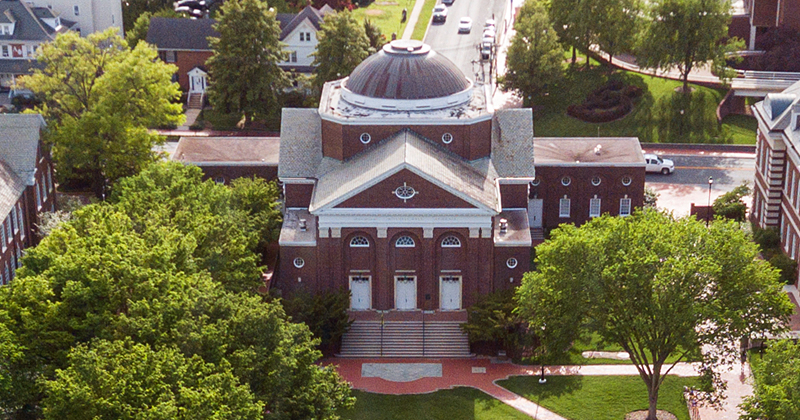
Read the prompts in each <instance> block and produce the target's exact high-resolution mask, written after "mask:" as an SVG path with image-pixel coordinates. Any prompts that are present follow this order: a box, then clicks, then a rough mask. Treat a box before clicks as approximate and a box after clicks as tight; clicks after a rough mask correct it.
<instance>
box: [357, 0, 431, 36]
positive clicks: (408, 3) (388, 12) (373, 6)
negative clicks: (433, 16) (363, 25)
mask: <svg viewBox="0 0 800 420" xmlns="http://www.w3.org/2000/svg"><path fill="white" fill-rule="evenodd" d="M431 7H433V6H431ZM413 8H414V0H390V1H380V0H379V1H374V2H372V3H370V4H369V5H368V6H367V7H359V8H356V9H353V16H354V17H355V18H356V19H358V20H359V21H363V20H364V18H367V19H369V20H370V21H371V22H372V23H374V24H376V25H378V27H379V28H380V29H381V33H382V34H384V35H386V40H387V41H388V40H391V39H392V33H393V32H394V33H396V34H397V38H402V37H403V31H404V30H405V29H406V22H408V20H406V22H403V23H400V18H401V15H402V12H403V9H408V16H409V17H410V16H411V10H412V9H413Z"/></svg>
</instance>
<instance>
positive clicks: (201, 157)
mask: <svg viewBox="0 0 800 420" xmlns="http://www.w3.org/2000/svg"><path fill="white" fill-rule="evenodd" d="M279 147H280V138H278V137H181V139H180V141H178V147H177V148H176V149H175V153H173V155H172V160H176V161H180V162H184V163H194V164H206V165H208V164H230V165H237V164H239V165H242V164H247V165H269V166H277V165H278V149H279Z"/></svg>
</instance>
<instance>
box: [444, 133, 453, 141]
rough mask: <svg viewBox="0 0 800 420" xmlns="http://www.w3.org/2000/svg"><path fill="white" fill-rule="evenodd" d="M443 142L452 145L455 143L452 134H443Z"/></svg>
mask: <svg viewBox="0 0 800 420" xmlns="http://www.w3.org/2000/svg"><path fill="white" fill-rule="evenodd" d="M442 142H443V143H444V144H450V143H452V142H453V135H452V134H450V133H444V134H442Z"/></svg>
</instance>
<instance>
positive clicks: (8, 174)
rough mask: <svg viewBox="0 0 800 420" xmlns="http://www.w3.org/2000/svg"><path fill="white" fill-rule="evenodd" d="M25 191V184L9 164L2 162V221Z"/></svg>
mask: <svg viewBox="0 0 800 420" xmlns="http://www.w3.org/2000/svg"><path fill="white" fill-rule="evenodd" d="M24 191H25V182H23V181H22V179H20V178H19V177H18V176H17V174H16V173H14V170H13V169H11V166H9V165H8V164H7V163H5V162H3V161H2V160H0V220H3V219H5V217H6V216H7V215H8V213H10V212H11V208H12V207H14V205H15V204H17V201H19V197H20V196H21V195H22V193H23V192H24Z"/></svg>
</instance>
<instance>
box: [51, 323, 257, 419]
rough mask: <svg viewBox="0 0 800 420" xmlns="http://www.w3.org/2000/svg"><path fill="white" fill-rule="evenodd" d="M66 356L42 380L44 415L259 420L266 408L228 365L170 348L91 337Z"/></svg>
mask: <svg viewBox="0 0 800 420" xmlns="http://www.w3.org/2000/svg"><path fill="white" fill-rule="evenodd" d="M68 360H69V362H68V367H67V368H66V369H63V370H59V371H57V372H56V376H55V379H53V380H50V381H48V382H47V383H46V384H45V389H46V391H45V392H46V394H47V397H46V398H45V399H44V401H43V405H44V417H45V418H46V419H66V420H82V419H85V420H93V419H98V420H99V419H108V420H111V419H119V420H133V419H140V418H147V419H153V420H157V419H158V420H161V419H163V420H172V419H187V420H188V419H192V420H194V419H208V420H211V419H214V420H216V419H220V420H223V419H231V420H234V419H251V420H258V419H260V418H261V417H262V415H261V413H262V412H263V410H264V406H263V403H260V402H258V401H255V398H254V396H253V394H252V393H251V392H250V390H249V389H248V387H247V385H243V384H240V383H239V381H238V379H237V378H236V376H234V375H233V373H232V372H231V368H230V366H229V365H227V364H222V365H221V366H216V365H214V364H211V363H205V362H203V360H202V359H201V358H199V357H186V356H184V355H183V354H181V353H180V351H178V350H177V349H176V348H174V347H165V348H162V349H153V348H151V347H150V346H148V345H146V344H135V343H133V342H132V340H130V339H126V340H124V341H106V340H95V341H93V342H91V343H90V344H88V345H86V344H79V345H77V346H75V347H74V348H72V350H70V352H69V356H68Z"/></svg>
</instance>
